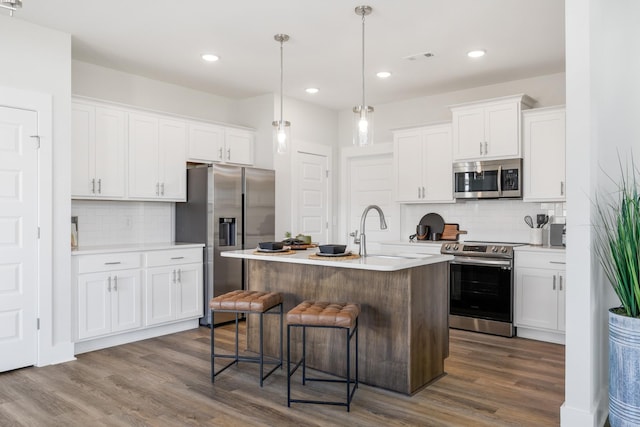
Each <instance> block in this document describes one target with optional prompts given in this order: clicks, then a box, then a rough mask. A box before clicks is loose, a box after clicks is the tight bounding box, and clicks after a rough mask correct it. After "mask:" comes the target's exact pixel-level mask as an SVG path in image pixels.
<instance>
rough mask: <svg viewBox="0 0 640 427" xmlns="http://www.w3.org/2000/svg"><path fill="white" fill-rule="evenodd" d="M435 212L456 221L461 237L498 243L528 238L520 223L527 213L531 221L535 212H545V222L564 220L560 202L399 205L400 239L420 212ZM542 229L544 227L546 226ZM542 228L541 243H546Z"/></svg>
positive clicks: (450, 221) (402, 238)
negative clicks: (546, 220) (461, 232)
mask: <svg viewBox="0 0 640 427" xmlns="http://www.w3.org/2000/svg"><path fill="white" fill-rule="evenodd" d="M430 212H435V213H438V214H440V215H441V216H442V218H444V221H445V222H447V223H457V224H459V225H460V229H461V230H467V231H468V234H466V235H461V236H460V238H461V240H484V241H500V242H523V243H527V242H528V241H529V232H530V228H529V227H528V226H527V225H526V224H525V223H524V217H525V215H530V216H531V217H532V218H533V222H534V224H535V221H536V215H537V214H547V215H549V218H550V220H549V222H550V223H552V222H564V218H565V217H566V205H565V204H564V203H525V202H523V201H522V200H504V199H502V200H470V201H465V202H458V203H452V204H421V205H402V206H401V220H402V227H401V233H402V236H401V240H408V236H409V235H410V234H414V233H415V227H416V225H417V224H418V223H419V222H420V219H421V218H422V216H423V215H425V214H427V213H430ZM545 228H548V226H546V227H545ZM546 239H548V233H547V232H546V230H545V233H544V237H543V242H545V243H546V242H547V240H546Z"/></svg>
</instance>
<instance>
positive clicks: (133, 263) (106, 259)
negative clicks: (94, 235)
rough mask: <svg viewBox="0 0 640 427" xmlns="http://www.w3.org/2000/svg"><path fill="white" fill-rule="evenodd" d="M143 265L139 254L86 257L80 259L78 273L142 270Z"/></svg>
mask: <svg viewBox="0 0 640 427" xmlns="http://www.w3.org/2000/svg"><path fill="white" fill-rule="evenodd" d="M141 265H142V261H141V258H140V253H138V252H125V253H115V254H100V255H86V256H81V257H79V259H78V273H79V274H82V273H93V272H98V271H112V270H127V269H130V268H140V266H141Z"/></svg>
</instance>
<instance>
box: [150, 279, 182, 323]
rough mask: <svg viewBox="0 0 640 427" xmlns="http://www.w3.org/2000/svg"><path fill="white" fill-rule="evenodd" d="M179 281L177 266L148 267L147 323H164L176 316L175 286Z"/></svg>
mask: <svg viewBox="0 0 640 427" xmlns="http://www.w3.org/2000/svg"><path fill="white" fill-rule="evenodd" d="M176 281H177V272H176V268H175V267H156V268H149V269H147V276H146V281H145V289H146V295H145V308H146V310H145V325H155V324H158V323H164V322H168V321H171V320H174V319H175V318H176V313H175V307H176V304H175V301H174V299H175V292H174V289H173V288H174V286H175V284H176Z"/></svg>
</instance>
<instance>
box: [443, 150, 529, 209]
mask: <svg viewBox="0 0 640 427" xmlns="http://www.w3.org/2000/svg"><path fill="white" fill-rule="evenodd" d="M453 196H454V197H455V198H456V199H500V198H512V199H517V198H521V197H522V159H507V160H488V161H478V162H464V163H454V164H453Z"/></svg>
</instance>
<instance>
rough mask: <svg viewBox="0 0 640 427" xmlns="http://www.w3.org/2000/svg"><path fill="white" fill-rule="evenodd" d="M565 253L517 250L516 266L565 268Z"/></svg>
mask: <svg viewBox="0 0 640 427" xmlns="http://www.w3.org/2000/svg"><path fill="white" fill-rule="evenodd" d="M565 258H566V257H565V255H564V254H558V253H548V254H547V253H541V252H526V251H518V252H516V262H515V265H516V268H518V267H531V268H554V269H558V270H564V269H565Z"/></svg>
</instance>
